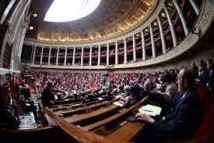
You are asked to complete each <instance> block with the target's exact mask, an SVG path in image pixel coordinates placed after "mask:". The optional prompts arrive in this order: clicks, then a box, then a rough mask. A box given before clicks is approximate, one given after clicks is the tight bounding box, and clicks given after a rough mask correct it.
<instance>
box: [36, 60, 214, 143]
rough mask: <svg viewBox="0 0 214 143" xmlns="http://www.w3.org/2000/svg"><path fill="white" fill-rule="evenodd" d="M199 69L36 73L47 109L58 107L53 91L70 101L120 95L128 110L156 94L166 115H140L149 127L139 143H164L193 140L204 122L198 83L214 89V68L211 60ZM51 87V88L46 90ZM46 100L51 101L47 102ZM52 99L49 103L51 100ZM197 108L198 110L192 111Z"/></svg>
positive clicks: (138, 117) (194, 66)
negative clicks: (158, 116)
mask: <svg viewBox="0 0 214 143" xmlns="http://www.w3.org/2000/svg"><path fill="white" fill-rule="evenodd" d="M199 65H200V66H199V68H198V67H197V65H196V64H193V66H192V67H181V68H180V69H170V70H165V71H163V72H154V73H120V74H117V73H102V74H101V73H69V72H33V74H34V75H35V76H34V77H36V81H37V82H39V83H41V85H43V88H44V90H43V93H42V97H41V98H42V101H43V104H44V105H45V106H51V105H54V100H56V99H55V98H54V96H53V95H52V91H51V90H52V89H58V90H63V91H65V92H66V93H67V95H66V98H73V97H75V98H76V97H78V96H79V95H83V96H85V97H88V96H89V95H90V96H91V95H92V96H93V94H95V93H102V94H103V95H108V96H109V95H111V96H115V95H118V94H120V95H121V96H120V98H119V99H120V100H121V101H124V103H125V104H124V107H127V106H130V105H133V104H135V103H136V102H137V101H139V100H140V98H141V97H144V96H147V95H148V94H151V93H150V91H151V90H154V89H155V90H156V91H158V93H160V94H161V95H162V96H161V97H163V98H162V99H163V101H161V102H162V103H161V104H159V105H160V106H166V105H167V106H166V107H163V110H165V111H166V112H164V114H162V116H161V118H153V117H151V116H149V115H147V114H143V113H138V114H136V118H137V120H140V121H143V122H145V123H146V125H147V126H146V128H145V130H144V132H143V133H142V136H141V137H140V138H139V142H141V141H144V142H162V141H164V140H166V139H169V140H174V141H179V140H186V139H188V138H190V137H191V136H192V135H193V134H194V133H195V131H196V130H197V128H198V126H199V124H200V121H201V119H202V111H201V107H200V101H199V99H198V98H197V95H196V90H195V83H200V84H204V85H205V86H208V87H209V88H213V87H214V84H213V82H214V71H213V70H214V65H213V61H212V60H211V59H208V60H207V61H206V62H205V61H203V60H201V61H200V63H199ZM46 85H47V86H46ZM45 97H48V98H46V99H45ZM47 99H48V100H47ZM193 108H194V110H192V109H193Z"/></svg>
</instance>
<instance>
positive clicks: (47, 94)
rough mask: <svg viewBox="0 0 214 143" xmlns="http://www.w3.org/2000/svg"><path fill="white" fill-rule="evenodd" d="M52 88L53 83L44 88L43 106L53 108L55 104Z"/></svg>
mask: <svg viewBox="0 0 214 143" xmlns="http://www.w3.org/2000/svg"><path fill="white" fill-rule="evenodd" d="M52 87H53V84H52V82H48V83H47V86H46V87H45V88H44V90H43V91H42V97H41V99H42V104H43V106H51V105H53V104H54V99H55V98H54V95H53V93H52Z"/></svg>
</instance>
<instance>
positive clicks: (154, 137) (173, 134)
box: [136, 67, 202, 143]
mask: <svg viewBox="0 0 214 143" xmlns="http://www.w3.org/2000/svg"><path fill="white" fill-rule="evenodd" d="M177 84H178V91H179V93H181V94H180V98H179V100H177V103H176V107H175V109H174V110H173V111H172V112H171V113H170V114H168V115H166V116H165V117H162V119H161V120H159V121H158V120H155V119H154V118H152V117H151V116H149V115H147V114H143V113H137V114H136V117H137V119H138V120H141V121H144V122H145V123H146V126H145V129H144V131H143V133H142V135H141V137H140V138H139V140H138V141H137V142H146V143H147V142H148V143H150V142H152V143H153V142H154V143H155V142H158V143H161V142H164V141H166V140H172V141H184V140H187V139H189V138H191V137H192V136H193V135H194V133H195V132H196V131H197V129H198V127H199V124H200V121H201V117H202V112H201V106H200V102H199V99H198V97H197V95H196V90H195V77H194V71H193V69H191V68H187V67H186V68H183V69H181V70H180V72H179V74H178V79H177Z"/></svg>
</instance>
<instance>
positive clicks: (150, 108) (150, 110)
mask: <svg viewBox="0 0 214 143" xmlns="http://www.w3.org/2000/svg"><path fill="white" fill-rule="evenodd" d="M161 110H162V108H161V107H158V106H154V105H150V104H147V105H144V106H142V107H140V108H139V109H138V111H139V112H140V113H145V114H148V115H150V116H156V115H160V113H161Z"/></svg>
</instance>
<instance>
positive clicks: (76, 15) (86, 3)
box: [44, 0, 100, 22]
mask: <svg viewBox="0 0 214 143" xmlns="http://www.w3.org/2000/svg"><path fill="white" fill-rule="evenodd" d="M99 4H100V0H54V2H53V3H52V5H51V6H50V8H49V10H48V12H47V13H46V15H45V19H44V20H45V21H49V22H68V21H73V20H77V19H80V18H83V17H85V16H87V15H89V14H91V13H92V12H93V11H94V10H95V9H96V8H97V7H98V5H99Z"/></svg>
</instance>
